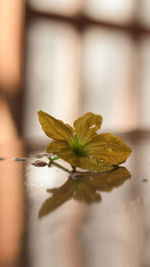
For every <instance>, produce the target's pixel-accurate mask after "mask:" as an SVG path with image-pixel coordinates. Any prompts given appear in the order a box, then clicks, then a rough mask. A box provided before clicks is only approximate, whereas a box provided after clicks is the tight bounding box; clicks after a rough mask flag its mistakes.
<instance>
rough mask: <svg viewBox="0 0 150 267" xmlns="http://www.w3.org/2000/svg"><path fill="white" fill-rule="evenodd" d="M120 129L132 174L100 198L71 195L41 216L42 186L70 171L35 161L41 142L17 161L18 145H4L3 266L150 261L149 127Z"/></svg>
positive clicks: (103, 266)
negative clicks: (88, 199) (82, 198)
mask: <svg viewBox="0 0 150 267" xmlns="http://www.w3.org/2000/svg"><path fill="white" fill-rule="evenodd" d="M122 136H123V137H124V139H125V141H126V143H127V144H129V145H130V146H131V148H132V154H131V156H130V157H129V159H128V160H127V162H126V163H125V164H124V165H123V166H125V167H126V168H127V169H128V170H129V172H130V173H131V178H130V179H128V180H126V181H125V182H124V183H123V184H122V185H121V186H119V187H116V188H114V189H113V190H112V191H111V192H101V193H100V194H101V197H102V200H101V201H100V202H98V203H93V204H90V205H87V204H86V203H84V202H79V201H75V200H73V199H70V200H69V201H67V202H65V203H64V204H62V205H60V207H58V208H57V209H55V210H54V211H53V212H51V213H49V214H48V215H47V216H45V217H43V218H41V219H39V218H38V212H39V209H40V207H41V205H42V203H43V202H44V201H45V200H46V199H47V198H48V197H49V196H50V194H49V193H48V192H47V191H46V190H47V189H48V188H54V187H60V186H61V185H63V184H64V183H65V182H66V181H67V179H68V174H66V173H65V172H63V171H62V170H59V169H56V168H55V167H53V168H47V167H43V168H40V167H39V168H38V167H35V166H33V165H32V163H33V162H34V161H35V160H37V153H38V154H39V150H38V151H36V150H34V151H33V149H31V153H28V155H27V157H26V158H25V159H24V158H22V161H15V160H14V157H19V158H20V157H23V156H25V152H24V149H23V146H21V144H20V143H18V142H14V144H13V146H12V145H9V146H8V145H7V144H5V145H3V147H2V146H1V148H2V149H1V155H0V157H5V159H3V160H0V199H1V201H0V231H1V233H0V239H1V240H0V266H2V267H5V266H8V267H11V266H13V267H16V266H19V267H26V266H27V267H51V266H52V267H55V266H57V267H59V266H61V267H109V266H111V267H148V266H150V254H149V250H150V177H149V176H150V174H149V171H150V133H149V132H142V131H141V132H132V133H129V134H125V135H122ZM42 160H46V157H43V158H42ZM66 193H67V192H66ZM17 262H19V263H17Z"/></svg>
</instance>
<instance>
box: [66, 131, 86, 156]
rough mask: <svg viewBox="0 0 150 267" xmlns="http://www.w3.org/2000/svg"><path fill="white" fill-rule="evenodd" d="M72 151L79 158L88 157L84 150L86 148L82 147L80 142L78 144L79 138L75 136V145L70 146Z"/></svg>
mask: <svg viewBox="0 0 150 267" xmlns="http://www.w3.org/2000/svg"><path fill="white" fill-rule="evenodd" d="M70 147H71V149H72V151H73V152H74V153H75V154H76V155H77V156H78V157H85V156H86V153H85V150H84V146H83V145H81V144H80V143H79V142H78V137H77V136H76V135H75V136H74V140H73V143H72V144H71V145H70Z"/></svg>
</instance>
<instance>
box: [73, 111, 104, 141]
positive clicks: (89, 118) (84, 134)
mask: <svg viewBox="0 0 150 267" xmlns="http://www.w3.org/2000/svg"><path fill="white" fill-rule="evenodd" d="M101 124H102V116H100V115H95V114H93V113H92V112H88V113H86V114H84V115H83V116H82V117H80V118H78V119H77V120H75V122H74V128H75V133H76V135H77V137H78V142H79V143H80V144H83V145H84V144H86V143H88V142H90V141H91V140H92V138H93V137H94V136H95V135H96V133H95V132H96V131H97V130H98V129H99V128H100V126H101Z"/></svg>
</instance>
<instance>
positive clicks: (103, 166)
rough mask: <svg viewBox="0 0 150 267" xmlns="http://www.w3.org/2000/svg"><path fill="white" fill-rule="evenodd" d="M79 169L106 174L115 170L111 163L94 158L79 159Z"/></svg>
mask: <svg viewBox="0 0 150 267" xmlns="http://www.w3.org/2000/svg"><path fill="white" fill-rule="evenodd" d="M78 167H79V168H81V169H86V170H90V171H93V172H106V171H109V170H112V169H114V166H113V165H112V164H111V163H109V162H105V161H103V160H101V159H98V158H97V157H94V156H90V157H81V158H79V163H78Z"/></svg>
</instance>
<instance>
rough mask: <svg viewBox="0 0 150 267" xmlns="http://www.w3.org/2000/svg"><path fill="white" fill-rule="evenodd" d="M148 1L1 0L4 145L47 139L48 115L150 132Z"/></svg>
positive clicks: (107, 127) (0, 124) (0, 79)
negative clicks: (94, 117)
mask: <svg viewBox="0 0 150 267" xmlns="http://www.w3.org/2000/svg"><path fill="white" fill-rule="evenodd" d="M149 11H150V1H149V0H113V1H112V0H28V1H25V0H24V1H20V0H1V1H0V141H4V140H5V141H7V140H8V139H11V138H12V137H13V138H14V137H15V136H16V137H17V136H18V135H22V136H24V137H25V138H27V139H31V140H36V139H39V138H43V137H44V134H43V133H42V131H41V127H40V125H39V123H38V119H37V111H38V110H39V109H42V110H43V111H45V112H48V113H50V114H51V115H53V116H55V117H56V118H59V119H62V120H64V121H65V122H68V123H73V121H74V119H75V118H76V117H77V116H79V115H81V114H83V113H85V112H87V111H91V112H94V113H98V114H101V115H102V116H103V118H104V122H103V128H102V130H104V131H105V130H112V131H119V132H125V131H130V130H134V129H143V128H144V129H148V128H150V116H149V115H148V114H149V106H150V90H149V82H150V75H149V73H150V16H149Z"/></svg>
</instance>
